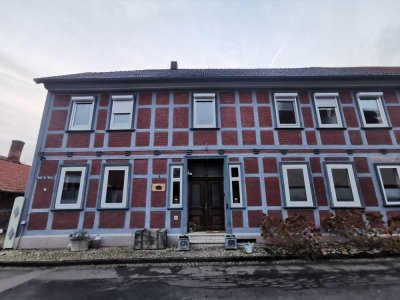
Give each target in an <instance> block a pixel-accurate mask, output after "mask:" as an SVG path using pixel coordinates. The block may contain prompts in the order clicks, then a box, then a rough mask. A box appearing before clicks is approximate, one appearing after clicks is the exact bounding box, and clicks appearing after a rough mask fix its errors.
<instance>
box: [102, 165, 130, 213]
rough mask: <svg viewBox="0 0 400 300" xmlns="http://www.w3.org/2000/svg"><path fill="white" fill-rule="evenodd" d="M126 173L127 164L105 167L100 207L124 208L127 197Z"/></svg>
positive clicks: (127, 172) (127, 171)
mask: <svg viewBox="0 0 400 300" xmlns="http://www.w3.org/2000/svg"><path fill="white" fill-rule="evenodd" d="M128 174H129V167H128V166H107V167H105V169H104V177H103V188H102V194H101V208H126V206H127V198H128V195H127V194H128Z"/></svg>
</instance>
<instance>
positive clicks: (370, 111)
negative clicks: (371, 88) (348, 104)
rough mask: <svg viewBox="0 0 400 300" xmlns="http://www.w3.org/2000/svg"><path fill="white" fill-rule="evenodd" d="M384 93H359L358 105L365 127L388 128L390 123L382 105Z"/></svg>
mask: <svg viewBox="0 0 400 300" xmlns="http://www.w3.org/2000/svg"><path fill="white" fill-rule="evenodd" d="M382 96H383V94H382V93H358V94H357V98H358V105H359V107H360V111H361V118H362V121H363V124H364V127H387V126H388V122H387V119H386V115H385V110H384V109H383V104H382Z"/></svg>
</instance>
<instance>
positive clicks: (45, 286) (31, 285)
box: [0, 259, 400, 300]
mask: <svg viewBox="0 0 400 300" xmlns="http://www.w3.org/2000/svg"><path fill="white" fill-rule="evenodd" d="M224 298H227V299H246V300H250V299H296V300H300V299H362V300H366V299H374V300H376V299H385V300H389V299H396V300H397V299H400V259H375V260H367V259H365V260H341V261H328V262H323V263H321V262H317V263H312V262H302V261H282V262H275V263H257V262H254V263H250V262H246V263H186V264H157V265H148V264H146V265H144V264H143V265H127V266H126V265H120V266H115V265H114V266H111V265H110V266H75V267H55V268H9V267H6V268H2V269H0V299H2V300H5V299H12V300H16V299H68V300H71V299H74V300H76V299H96V300H101V299H107V300H109V299H140V300H142V299H174V300H176V299H224Z"/></svg>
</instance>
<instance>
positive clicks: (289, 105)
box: [274, 93, 300, 128]
mask: <svg viewBox="0 0 400 300" xmlns="http://www.w3.org/2000/svg"><path fill="white" fill-rule="evenodd" d="M274 101H275V116H276V122H277V127H280V128H297V127H300V120H299V111H298V107H297V94H296V93H276V94H275V95H274Z"/></svg>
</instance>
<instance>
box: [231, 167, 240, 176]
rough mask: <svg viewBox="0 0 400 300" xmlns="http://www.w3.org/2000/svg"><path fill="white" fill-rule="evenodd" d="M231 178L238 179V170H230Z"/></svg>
mask: <svg viewBox="0 0 400 300" xmlns="http://www.w3.org/2000/svg"><path fill="white" fill-rule="evenodd" d="M231 177H239V168H231Z"/></svg>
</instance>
